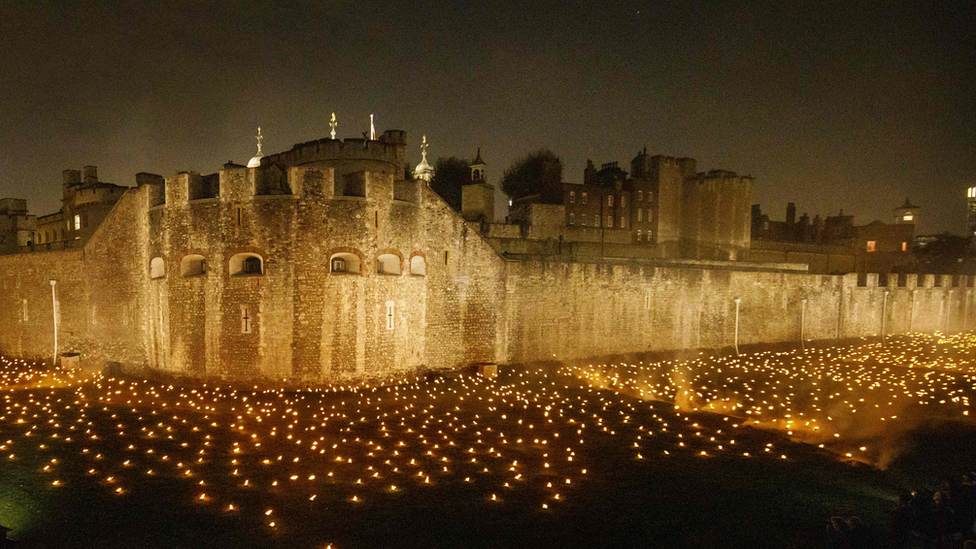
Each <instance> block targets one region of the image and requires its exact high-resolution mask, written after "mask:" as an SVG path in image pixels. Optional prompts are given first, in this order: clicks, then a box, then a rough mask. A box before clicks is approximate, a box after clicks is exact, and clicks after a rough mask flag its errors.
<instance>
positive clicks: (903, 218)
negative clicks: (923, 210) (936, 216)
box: [902, 213, 913, 221]
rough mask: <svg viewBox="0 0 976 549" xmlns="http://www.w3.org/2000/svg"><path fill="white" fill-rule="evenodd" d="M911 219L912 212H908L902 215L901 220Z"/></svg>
mask: <svg viewBox="0 0 976 549" xmlns="http://www.w3.org/2000/svg"><path fill="white" fill-rule="evenodd" d="M912 219H913V217H912V214H910V213H907V214H905V215H903V216H902V220H903V221H911V220H912Z"/></svg>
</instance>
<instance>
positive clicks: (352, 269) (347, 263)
mask: <svg viewBox="0 0 976 549" xmlns="http://www.w3.org/2000/svg"><path fill="white" fill-rule="evenodd" d="M329 270H330V271H331V272H333V273H350V274H361V272H362V271H361V270H360V261H359V256H358V255H356V254H354V253H348V252H343V253H338V254H332V257H331V258H329Z"/></svg>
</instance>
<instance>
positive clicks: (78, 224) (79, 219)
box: [75, 215, 81, 231]
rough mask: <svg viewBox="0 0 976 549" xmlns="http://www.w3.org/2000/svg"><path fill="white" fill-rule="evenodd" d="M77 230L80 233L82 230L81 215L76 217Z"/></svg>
mask: <svg viewBox="0 0 976 549" xmlns="http://www.w3.org/2000/svg"><path fill="white" fill-rule="evenodd" d="M75 230H76V231H80V230H81V216H80V215H76V216H75Z"/></svg>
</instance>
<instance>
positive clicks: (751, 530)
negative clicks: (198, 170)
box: [0, 333, 976, 549]
mask: <svg viewBox="0 0 976 549" xmlns="http://www.w3.org/2000/svg"><path fill="white" fill-rule="evenodd" d="M743 351H745V350H744V349H743ZM974 359H976V336H974V335H973V334H971V333H966V334H957V335H952V336H947V337H942V336H939V335H920V334H915V335H910V336H899V337H892V338H889V339H888V341H887V342H886V344H885V345H884V346H883V347H882V346H881V344H880V342H878V341H876V340H871V341H856V342H845V343H844V344H838V345H826V344H820V345H817V346H815V347H809V346H808V348H807V349H806V350H800V349H790V348H782V349H769V348H767V349H765V350H761V349H753V350H751V351H750V352H748V353H746V352H744V353H743V355H742V356H740V357H735V356H730V355H719V354H715V355H713V356H710V355H708V354H702V355H693V356H692V357H691V358H688V357H684V358H675V357H671V358H668V357H664V356H662V355H645V356H630V357H626V360H624V359H619V360H614V361H608V362H606V363H598V362H592V363H590V362H584V363H561V364H541V365H534V366H527V367H524V368H519V367H510V368H502V369H501V373H500V375H499V376H498V377H497V378H495V379H483V378H480V377H478V376H477V375H474V374H470V373H469V374H460V373H451V374H445V375H437V376H434V375H431V376H428V377H427V378H426V379H425V380H423V381H419V382H413V383H400V384H390V385H382V384H377V385H376V386H372V387H368V386H359V387H354V388H348V387H347V388H331V389H327V390H326V389H323V390H318V391H294V390H289V391H286V390H273V389H262V390H243V389H241V388H232V387H227V386H219V385H218V386H215V385H214V384H213V383H208V384H206V385H204V384H203V383H196V382H193V381H180V382H176V381H173V382H172V384H170V382H163V381H160V380H156V381H146V380H138V379H129V378H108V377H103V376H102V375H100V374H99V375H93V376H89V377H88V378H81V377H80V376H72V375H69V374H67V373H65V372H59V371H47V370H45V369H44V368H43V367H42V366H38V365H33V364H30V363H25V362H22V361H16V360H10V359H2V358H0V399H2V402H0V525H3V526H7V527H9V528H12V529H13V531H12V532H11V534H10V537H11V538H12V539H15V540H17V541H18V543H17V547H18V548H34V547H52V548H53V547H99V548H105V549H107V548H131V547H145V548H154V547H160V548H162V547H166V548H171V547H194V548H205V547H295V548H305V547H307V548H324V547H327V546H329V545H330V544H331V545H332V547H334V548H337V549H343V548H354V547H380V546H386V547H526V546H543V547H555V546H560V547H584V546H586V547H592V546H597V547H696V548H697V547H753V548H755V547H797V548H805V547H821V546H823V541H824V528H825V524H826V523H827V521H828V520H829V518H830V517H831V516H834V515H842V516H850V515H857V516H859V517H860V518H861V519H862V520H863V521H864V523H866V525H867V526H868V528H869V529H870V530H871V531H873V532H874V533H875V534H876V535H878V536H883V535H884V532H885V528H886V526H885V525H886V520H887V518H886V516H887V514H888V513H889V512H890V510H891V509H892V508H893V507H894V505H895V499H896V497H897V495H898V494H899V493H901V492H904V491H908V490H914V489H923V488H925V487H926V486H935V485H936V484H937V483H938V482H939V481H940V479H942V478H943V477H945V476H950V475H951V476H958V475H959V474H961V473H963V472H965V471H971V470H976V452H972V451H971V448H976V422H974V421H973V420H974V419H976V418H973V417H972V414H971V413H970V400H971V399H973V398H974V394H973V393H974V392H976V370H974V368H976V366H974Z"/></svg>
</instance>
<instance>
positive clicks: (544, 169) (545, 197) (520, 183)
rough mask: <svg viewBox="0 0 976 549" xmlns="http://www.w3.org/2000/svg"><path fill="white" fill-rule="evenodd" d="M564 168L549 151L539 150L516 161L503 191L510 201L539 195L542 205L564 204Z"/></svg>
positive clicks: (503, 186)
mask: <svg viewBox="0 0 976 549" xmlns="http://www.w3.org/2000/svg"><path fill="white" fill-rule="evenodd" d="M562 180H563V165H562V162H560V161H559V157H558V156H556V154H555V153H553V152H552V151H550V150H548V149H539V150H538V151H535V152H531V153H529V154H527V155H525V156H523V157H522V158H520V159H518V160H516V161H515V163H514V164H512V165H511V166H510V167H509V168H508V169H507V170H505V173H504V175H502V190H503V191H505V194H507V195H508V196H509V198H512V199H517V198H523V197H526V196H531V195H539V199H540V200H541V201H542V202H548V203H559V202H561V201H562V194H563V193H562Z"/></svg>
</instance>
